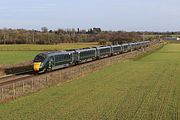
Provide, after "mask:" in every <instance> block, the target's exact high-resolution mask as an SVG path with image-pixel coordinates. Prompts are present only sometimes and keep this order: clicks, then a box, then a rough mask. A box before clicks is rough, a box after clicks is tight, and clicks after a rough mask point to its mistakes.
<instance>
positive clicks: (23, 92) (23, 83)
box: [23, 81, 25, 93]
mask: <svg viewBox="0 0 180 120" xmlns="http://www.w3.org/2000/svg"><path fill="white" fill-rule="evenodd" d="M24 91H25V90H24V81H23V93H24Z"/></svg>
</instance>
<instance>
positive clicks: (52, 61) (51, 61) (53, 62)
mask: <svg viewBox="0 0 180 120" xmlns="http://www.w3.org/2000/svg"><path fill="white" fill-rule="evenodd" d="M54 66H55V59H54V57H50V58H49V68H51V69H52V68H53V67H54Z"/></svg>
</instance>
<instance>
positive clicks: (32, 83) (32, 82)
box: [31, 78, 34, 90]
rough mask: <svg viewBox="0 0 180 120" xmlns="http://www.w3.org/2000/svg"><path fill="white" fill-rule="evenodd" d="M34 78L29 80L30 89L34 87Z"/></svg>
mask: <svg viewBox="0 0 180 120" xmlns="http://www.w3.org/2000/svg"><path fill="white" fill-rule="evenodd" d="M33 85H34V78H33V79H32V81H31V89H32V90H33V89H34V86H33Z"/></svg>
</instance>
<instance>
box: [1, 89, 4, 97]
mask: <svg viewBox="0 0 180 120" xmlns="http://www.w3.org/2000/svg"><path fill="white" fill-rule="evenodd" d="M3 94H4V89H3V87H2V88H1V99H2V100H3V97H4V96H3Z"/></svg>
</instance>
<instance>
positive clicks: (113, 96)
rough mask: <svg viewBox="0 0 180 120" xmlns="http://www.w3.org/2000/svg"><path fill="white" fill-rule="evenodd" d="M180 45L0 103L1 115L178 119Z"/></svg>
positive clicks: (61, 117)
mask: <svg viewBox="0 0 180 120" xmlns="http://www.w3.org/2000/svg"><path fill="white" fill-rule="evenodd" d="M179 115H180V44H168V45H166V46H164V47H163V48H162V49H160V50H158V51H156V52H154V53H152V54H150V55H147V56H144V57H140V58H138V59H131V60H126V61H124V62H121V63H118V64H114V65H112V66H110V67H107V68H105V69H103V70H100V71H97V72H94V73H92V74H89V75H87V76H85V77H83V78H81V79H79V80H74V81H70V82H66V83H62V84H59V85H57V86H54V87H50V88H48V89H44V90H41V91H39V92H37V93H34V94H30V95H28V96H25V97H22V98H20V99H17V100H15V101H12V102H9V103H5V104H1V105H0V119H3V120H6V119H7V120H9V119H17V120H18V119H42V120H49V119H67V120H69V119H73V120H74V119H82V120H84V119H92V120H97V119H109V120H112V119H120V120H122V119H135V120H140V119H142V120H154V119H161V120H170V119H172V120H178V119H180V116H179Z"/></svg>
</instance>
